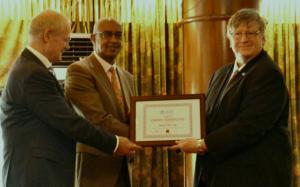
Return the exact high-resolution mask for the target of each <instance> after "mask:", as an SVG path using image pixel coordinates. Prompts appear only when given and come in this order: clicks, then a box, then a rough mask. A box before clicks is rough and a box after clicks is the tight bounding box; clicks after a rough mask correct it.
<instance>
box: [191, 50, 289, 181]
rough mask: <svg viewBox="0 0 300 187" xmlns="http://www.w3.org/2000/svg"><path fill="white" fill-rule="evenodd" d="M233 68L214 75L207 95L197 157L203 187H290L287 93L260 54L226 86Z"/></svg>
mask: <svg viewBox="0 0 300 187" xmlns="http://www.w3.org/2000/svg"><path fill="white" fill-rule="evenodd" d="M232 69H233V64H230V65H226V66H225V67H223V68H221V69H219V70H218V71H216V72H215V73H214V75H213V77H212V79H211V81H210V84H209V90H208V92H207V96H206V125H207V127H206V129H207V136H206V138H205V142H206V144H207V147H208V153H207V154H205V156H200V155H198V156H197V163H196V174H195V186H197V185H198V183H199V179H200V175H201V174H202V178H205V180H206V183H207V186H208V187H254V186H255V187H283V186H284V187H289V186H291V163H292V162H291V159H292V158H291V144H290V140H289V135H288V129H287V127H288V115H289V112H288V111H289V109H288V107H289V106H288V104H289V102H288V92H287V88H286V86H285V83H284V78H283V76H282V74H281V72H280V70H279V68H278V67H277V66H276V64H275V63H274V62H273V61H272V59H271V58H270V57H269V56H268V55H267V53H266V52H265V51H262V52H261V53H260V54H259V55H258V56H257V57H255V58H254V59H253V60H251V61H250V62H249V63H248V64H247V65H246V66H245V67H244V68H243V69H242V70H241V72H239V74H238V76H237V77H236V79H234V80H233V81H232V82H231V83H230V84H229V85H228V86H227V87H226V83H227V80H228V78H229V77H230V74H231V72H232Z"/></svg>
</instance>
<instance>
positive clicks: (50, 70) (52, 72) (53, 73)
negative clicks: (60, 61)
mask: <svg viewBox="0 0 300 187" xmlns="http://www.w3.org/2000/svg"><path fill="white" fill-rule="evenodd" d="M48 70H49V72H50V73H51V74H52V75H53V76H54V77H56V75H55V71H54V69H53V67H52V66H50V67H48Z"/></svg>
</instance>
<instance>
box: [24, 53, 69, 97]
mask: <svg viewBox="0 0 300 187" xmlns="http://www.w3.org/2000/svg"><path fill="white" fill-rule="evenodd" d="M22 56H24V57H26V58H28V59H29V60H31V61H32V62H34V63H36V64H37V65H38V66H40V67H41V68H42V69H44V70H45V73H48V74H49V75H50V76H51V77H52V78H53V79H54V81H55V84H56V87H57V89H58V91H59V93H60V94H61V95H62V96H64V91H63V89H62V88H61V86H60V84H59V82H58V80H57V79H56V77H55V76H54V75H53V74H52V73H51V72H50V71H49V70H48V69H47V68H46V67H45V66H44V64H43V63H42V62H41V61H40V59H38V58H37V57H36V56H35V55H34V54H33V53H31V52H30V51H29V50H28V49H27V48H25V49H24V50H23V52H22Z"/></svg>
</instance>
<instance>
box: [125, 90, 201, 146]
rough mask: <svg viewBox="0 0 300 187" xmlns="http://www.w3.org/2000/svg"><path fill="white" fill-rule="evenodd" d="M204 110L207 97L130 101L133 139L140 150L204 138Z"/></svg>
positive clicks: (171, 97) (145, 98) (151, 97)
mask: <svg viewBox="0 0 300 187" xmlns="http://www.w3.org/2000/svg"><path fill="white" fill-rule="evenodd" d="M204 106H205V101H204V94H190V95H180V96H134V97H131V119H130V139H131V140H132V141H134V142H135V143H136V144H138V145H141V146H163V145H173V144H175V140H181V139H185V138H191V137H194V138H197V139H200V138H203V137H204V135H205V133H204V132H205V108H204Z"/></svg>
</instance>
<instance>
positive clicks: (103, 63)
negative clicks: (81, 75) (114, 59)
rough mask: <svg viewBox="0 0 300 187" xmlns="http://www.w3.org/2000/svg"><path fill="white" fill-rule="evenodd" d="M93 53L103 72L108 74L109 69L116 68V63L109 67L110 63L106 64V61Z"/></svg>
mask: <svg viewBox="0 0 300 187" xmlns="http://www.w3.org/2000/svg"><path fill="white" fill-rule="evenodd" d="M93 53H94V55H95V57H96V59H97V60H98V62H99V63H100V64H101V65H102V67H103V69H104V71H105V72H108V71H109V69H110V68H111V67H113V68H114V69H116V68H117V65H116V63H114V64H113V65H111V64H110V63H108V62H107V61H105V60H104V59H103V58H101V57H100V56H99V55H98V54H97V53H96V52H95V51H94V52H93Z"/></svg>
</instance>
